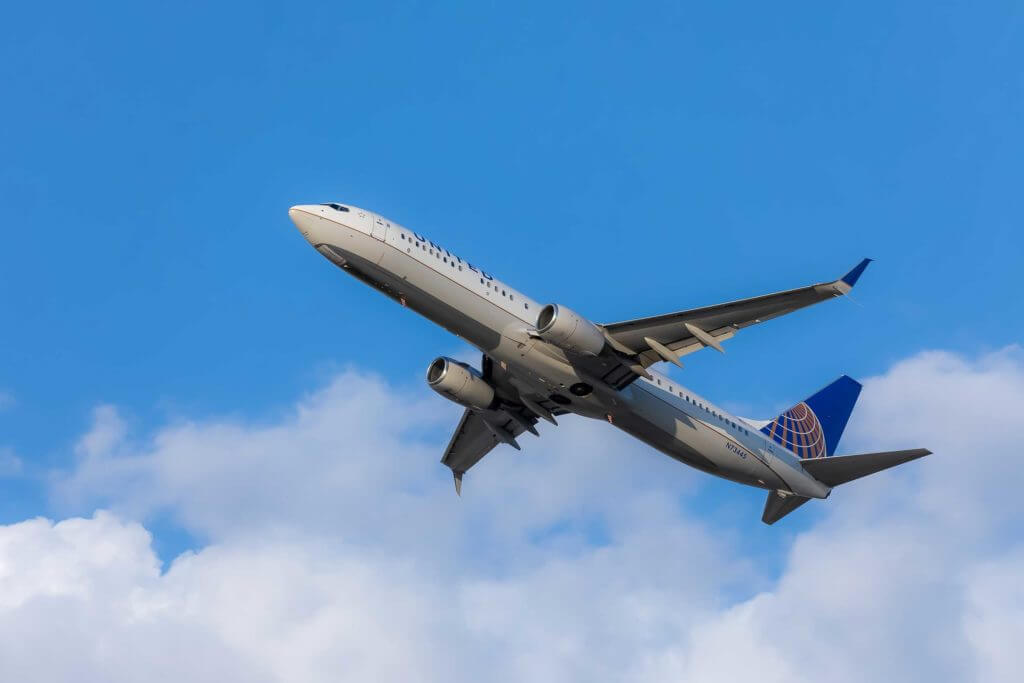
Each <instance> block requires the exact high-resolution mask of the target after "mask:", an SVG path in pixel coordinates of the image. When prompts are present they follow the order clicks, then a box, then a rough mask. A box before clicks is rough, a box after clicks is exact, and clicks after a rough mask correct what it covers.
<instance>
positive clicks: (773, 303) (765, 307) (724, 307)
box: [603, 258, 871, 367]
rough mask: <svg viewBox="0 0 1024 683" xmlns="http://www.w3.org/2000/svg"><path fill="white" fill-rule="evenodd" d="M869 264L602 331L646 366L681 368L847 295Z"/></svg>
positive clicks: (618, 325) (605, 327)
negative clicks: (743, 334)
mask: <svg viewBox="0 0 1024 683" xmlns="http://www.w3.org/2000/svg"><path fill="white" fill-rule="evenodd" d="M870 262H871V259H867V258H866V259H864V260H862V261H861V262H860V263H858V264H857V265H856V266H855V267H854V268H853V269H852V270H851V271H850V272H848V273H847V274H846V275H844V276H843V277H841V278H839V279H838V280H833V281H832V282H821V283H818V284H814V285H810V286H808V287H800V288H798V289H790V290H787V291H784V292H776V293H774V294H765V295H763V296H757V297H753V298H750V299H740V300H738V301H730V302H728V303H724V304H717V305H714V306H705V307H704V308H694V309H690V310H688V311H679V312H677V313H668V314H666V315H657V316H653V317H650V318H638V319H636V320H626V321H623V322H618V323H612V324H610V325H604V326H603V327H604V329H605V331H606V332H607V333H608V335H609V336H610V337H611V339H613V340H614V341H615V343H616V348H617V349H619V350H620V351H621V350H623V349H625V350H629V351H631V352H632V353H633V354H635V356H636V358H637V360H638V361H639V362H640V365H642V366H643V367H647V366H649V365H652V364H654V363H657V362H659V361H668V362H670V363H675V364H677V365H681V363H680V362H679V357H680V356H684V355H686V354H688V353H693V352H694V351H698V350H700V349H702V348H704V347H705V346H710V347H712V348H714V349H716V350H718V351H722V350H723V349H722V347H721V342H722V341H724V340H726V339H729V338H731V337H733V336H734V335H735V334H736V332H737V331H739V330H741V329H743V328H744V327H749V326H750V325H756V324H758V323H762V322H765V321H766V320H771V319H772V318H777V317H779V316H781V315H785V314H787V313H792V312H793V311H797V310H799V309H801V308H806V307H807V306H811V305H813V304H816V303H819V302H821V301H825V300H827V299H832V298H835V297H837V296H843V295H845V294H848V293H849V292H850V290H851V289H852V288H853V286H854V285H855V284H856V283H857V280H858V279H859V278H860V276H861V274H862V273H863V272H864V269H865V268H867V267H868V264H869V263H870ZM620 347H621V348H620Z"/></svg>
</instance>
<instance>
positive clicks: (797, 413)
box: [761, 403, 827, 458]
mask: <svg viewBox="0 0 1024 683" xmlns="http://www.w3.org/2000/svg"><path fill="white" fill-rule="evenodd" d="M761 431H762V432H764V433H765V434H767V435H768V438H770V439H772V440H773V441H774V442H775V443H777V444H781V445H783V446H785V447H786V448H788V449H789V450H791V451H793V453H795V454H796V456H797V457H799V458H823V457H825V456H826V455H827V452H826V445H825V432H824V430H822V428H821V422H819V421H818V416H817V415H815V414H814V411H813V410H811V408H810V406H808V405H807V404H806V403H798V404H796V405H795V406H793V407H792V408H790V409H789V410H787V411H786V412H784V413H783V414H782V415H779V416H778V417H777V418H775V419H774V420H772V421H771V422H769V423H768V424H767V425H765V427H764V428H763V429H762V430H761Z"/></svg>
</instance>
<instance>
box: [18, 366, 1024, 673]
mask: <svg viewBox="0 0 1024 683" xmlns="http://www.w3.org/2000/svg"><path fill="white" fill-rule="evenodd" d="M410 395H411V396H412V397H413V399H412V402H411V403H410V402H409V400H410V399H409V396H410ZM424 395H425V394H424V393H423V392H422V390H417V391H412V392H410V391H398V390H395V389H393V388H391V387H389V386H388V385H386V384H385V383H383V382H381V381H380V380H379V379H376V378H374V377H371V376H366V375H362V374H359V373H354V372H348V373H343V374H342V375H340V376H339V377H338V378H336V379H335V381H333V382H332V383H331V384H330V385H329V386H327V387H326V388H325V389H323V390H322V391H319V392H317V393H315V394H313V395H311V396H309V397H307V398H306V399H304V400H303V401H301V402H300V404H299V405H298V406H297V407H296V409H295V411H294V412H293V413H292V414H290V415H287V416H285V417H283V418H282V419H280V420H277V421H275V422H273V423H269V424H257V425H254V424H245V423H242V422H238V421H224V420H209V421H201V422H200V421H182V422H179V423H176V424H173V425H170V426H168V427H166V428H164V429H161V430H159V431H158V432H156V433H155V434H154V435H153V436H152V437H151V438H148V439H144V440H140V441H138V442H135V441H132V440H131V439H130V435H129V434H127V433H126V431H125V428H124V422H123V420H121V419H120V418H119V417H118V416H117V413H116V411H112V409H104V410H103V411H100V412H97V415H96V419H95V424H96V427H95V428H94V430H93V431H92V432H90V434H89V435H87V436H86V437H83V439H82V441H81V444H80V447H79V449H78V450H79V454H80V461H79V464H78V466H77V468H76V469H75V470H74V471H73V472H70V473H68V474H67V476H65V477H63V478H61V479H60V481H59V482H58V483H57V485H56V489H55V495H57V496H58V498H59V499H60V500H62V501H64V502H65V503H66V504H68V505H76V504H77V505H84V506H89V505H92V504H93V503H94V501H101V502H104V503H105V504H109V505H110V506H111V507H112V508H113V509H114V510H115V511H116V513H115V514H110V513H100V514H97V515H96V516H95V517H94V518H92V519H87V520H81V519H75V520H67V521H64V522H60V523H58V524H56V525H54V524H51V523H49V522H46V521H44V520H34V521H30V522H24V523H22V524H17V525H11V526H7V527H0V596H4V597H3V599H2V600H0V636H3V635H6V636H7V637H6V638H3V637H0V679H4V680H6V679H8V678H13V677H15V676H17V677H18V679H19V680H28V681H31V680H44V679H45V680H63V679H69V680H70V679H71V678H72V676H73V677H74V679H75V680H76V681H80V680H81V681H88V680H115V681H116V680H163V679H168V680H169V679H172V678H173V679H175V680H180V679H184V678H189V679H197V680H205V679H206V678H210V679H212V678H213V677H214V676H217V677H218V678H220V679H223V678H236V679H237V678H247V679H252V680H274V681H300V680H301V681H317V680H328V679H329V680H367V679H372V680H382V681H387V680H409V679H415V680H427V681H429V680H445V681H458V680H480V679H487V680H497V681H501V680H516V681H519V680H524V679H530V680H566V679H568V680H587V681H593V680H637V681H657V680H681V679H682V680H695V681H701V680H709V681H710V680H714V681H721V680H734V679H738V678H740V677H741V676H749V677H754V678H756V679H757V680H759V681H768V682H770V681H783V680H785V681H793V680H809V681H810V680H813V681H861V680H866V679H875V678H883V677H884V678H885V679H887V680H890V679H896V680H922V681H923V680H928V681H931V680H972V681H975V680H982V681H1002V680H1017V679H1019V677H1020V676H1019V674H1020V671H1021V669H1022V666H1024V663H1022V660H1021V655H1020V654H1019V648H1018V647H1017V643H1018V642H1020V640H1021V639H1022V638H1024V594H1022V592H1021V589H1020V587H1019V584H1020V583H1021V582H1020V581H1019V580H1018V578H1019V577H1020V576H1021V575H1024V534H1022V533H1021V531H1022V530H1021V526H1020V523H1019V522H1018V521H1017V519H1016V507H1017V506H1016V496H1017V495H1018V494H1019V490H1020V484H1021V483H1022V482H1021V480H1020V472H1019V470H1021V469H1022V468H1020V467H1017V465H1016V459H1017V458H1018V456H1016V451H1015V443H1014V438H1013V434H1012V433H1011V428H1012V427H1013V426H1014V425H1015V424H1017V423H1018V421H1019V420H1018V418H1017V417H1016V416H1017V415H1019V414H1020V413H1021V410H1022V409H1024V359H1022V358H1021V354H1020V351H1019V350H1016V349H1010V350H1006V351H1003V352H999V353H995V354H989V355H986V356H983V357H981V358H979V359H974V360H971V359H965V358H963V357H959V356H956V355H952V354H945V353H926V354H921V355H918V356H915V357H913V358H910V359H908V360H906V361H904V362H902V363H899V364H897V365H896V366H894V367H893V368H892V369H891V370H890V371H889V372H888V373H886V374H885V375H883V376H881V377H877V378H872V379H869V380H868V381H867V382H865V391H864V395H863V398H862V400H861V405H860V406H859V408H858V411H857V413H856V420H855V422H854V423H852V424H851V427H850V431H851V433H850V435H849V437H848V438H847V444H846V447H845V449H844V450H846V451H852V450H858V449H873V448H900V447H911V446H917V445H924V446H928V447H930V448H932V449H933V450H934V451H936V455H934V456H931V457H930V458H928V459H925V460H924V461H920V462H916V463H913V464H910V465H907V466H904V467H902V468H898V469H897V470H894V471H892V472H889V473H884V474H881V475H877V476H875V477H871V478H868V479H865V480H862V481H858V482H855V483H853V484H850V485H849V486H848V487H843V488H840V489H838V490H837V491H836V492H835V493H834V494H833V495H832V497H831V499H830V500H829V501H827V502H825V503H812V504H810V505H808V506H807V507H806V508H805V509H804V510H801V511H800V512H797V513H795V515H800V514H810V513H807V512H806V510H807V509H809V508H810V507H811V505H815V506H819V507H820V508H821V509H824V510H826V511H827V512H826V514H825V516H824V518H823V519H822V520H821V521H820V522H818V523H817V524H815V525H814V526H812V527H811V528H810V529H809V530H807V531H804V532H802V533H797V534H796V535H795V537H793V536H792V532H789V531H787V529H790V528H792V527H788V526H786V522H783V523H780V525H779V526H776V527H773V528H768V527H763V526H762V525H760V522H759V521H757V520H756V519H750V520H749V522H748V526H745V527H743V528H742V529H739V530H736V531H734V532H726V531H725V530H723V529H721V528H713V527H711V526H709V525H708V524H707V523H706V522H704V521H702V520H701V519H700V518H699V517H693V516H691V515H688V514H687V513H685V512H683V511H682V507H681V506H680V504H679V501H678V497H677V494H678V493H679V492H680V491H682V492H684V494H685V492H687V491H690V492H697V491H699V489H697V488H696V487H697V486H699V482H700V481H701V480H702V479H701V478H702V477H703V476H704V475H701V474H699V473H696V472H693V471H690V470H688V469H686V468H683V467H682V466H680V465H678V464H677V463H674V462H673V461H671V460H669V459H668V458H664V457H663V456H660V455H657V454H655V453H653V452H651V451H649V450H647V449H645V448H643V447H642V446H638V445H637V444H636V443H635V442H632V441H631V440H629V439H628V438H626V437H624V436H622V435H620V434H618V433H617V432H615V431H614V430H612V429H610V428H609V427H608V425H605V424H602V423H598V422H586V421H582V420H571V419H569V418H566V419H565V420H563V425H562V426H560V427H558V428H557V429H553V428H547V429H543V437H542V438H541V439H540V440H533V441H530V440H528V437H523V443H524V452H523V453H521V454H518V453H513V452H511V451H510V450H509V449H502V450H500V451H497V452H495V453H494V454H493V455H491V456H489V457H488V459H487V460H485V461H484V462H483V463H482V464H481V465H480V466H479V468H478V469H474V470H473V471H472V472H471V473H470V475H467V486H466V490H465V492H464V497H463V499H461V500H459V499H456V498H455V496H454V494H453V492H452V491H451V482H450V478H449V477H448V476H447V475H446V474H445V471H444V470H443V469H442V468H441V467H440V465H438V464H437V458H438V456H439V448H440V445H441V444H443V442H444V440H445V438H446V436H447V435H446V434H445V435H442V434H441V432H442V431H444V430H445V429H446V428H447V427H450V425H451V424H453V423H454V420H455V419H456V417H457V412H458V411H455V410H452V409H450V408H449V407H448V406H446V405H444V404H443V403H441V402H440V401H439V400H436V399H434V398H433V397H431V398H430V400H424V399H423V396H424ZM157 512H170V513H171V514H173V515H174V516H176V518H177V519H179V520H180V521H181V522H182V523H183V524H185V525H186V526H187V527H188V528H189V529H191V530H193V531H195V532H197V533H200V534H203V535H207V536H209V537H210V538H211V539H212V542H211V544H210V545H209V546H207V547H206V548H204V549H202V550H201V551H199V552H198V553H195V554H191V553H190V554H186V555H184V556H182V557H180V558H178V559H177V560H176V561H175V562H174V563H173V565H172V566H171V567H170V569H169V570H168V571H167V572H166V573H164V574H160V572H159V570H158V566H159V564H158V562H157V560H156V558H155V557H154V555H153V551H152V549H151V544H150V539H149V537H148V535H147V533H146V532H145V530H144V529H143V528H142V527H141V526H139V525H138V524H137V523H136V522H131V521H127V520H130V519H144V518H146V516H147V515H151V514H154V513H157ZM595 535H596V536H599V537H600V538H601V539H602V541H601V542H600V543H597V544H594V543H592V542H589V541H590V539H591V538H592V537H593V536H595ZM789 538H792V545H791V548H790V550H789V551H788V554H787V556H786V558H785V561H784V563H783V565H782V568H781V572H778V571H777V570H772V569H770V568H769V565H766V563H765V560H764V559H763V557H761V556H760V554H759V553H757V552H754V551H751V550H747V547H748V546H749V547H764V546H765V545H766V544H767V545H772V544H780V543H784V542H786V539H789ZM773 574H777V575H773ZM55 627H56V628H55ZM54 642H59V643H61V650H60V652H59V654H56V655H54V654H51V655H50V656H46V653H47V652H48V648H52V647H53V643H54Z"/></svg>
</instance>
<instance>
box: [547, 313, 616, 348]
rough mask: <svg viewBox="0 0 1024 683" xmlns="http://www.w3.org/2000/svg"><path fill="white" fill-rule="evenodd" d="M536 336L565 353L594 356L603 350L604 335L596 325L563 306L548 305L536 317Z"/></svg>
mask: <svg viewBox="0 0 1024 683" xmlns="http://www.w3.org/2000/svg"><path fill="white" fill-rule="evenodd" d="M537 334H539V335H540V337H541V339H543V340H544V341H547V342H551V343H552V344H554V345H555V346H557V347H558V348H560V349H563V350H565V351H575V352H576V353H583V354H588V355H591V356H596V355H598V354H599V353H601V349H603V348H604V344H605V339H604V334H602V333H601V330H599V329H598V328H597V325H595V324H594V323H592V322H590V321H589V320H587V319H586V318H584V317H583V316H581V315H580V314H579V313H576V312H575V311H571V310H569V309H568V308H566V307H565V306H559V305H558V304H548V305H547V306H545V307H544V308H542V309H541V310H540V315H538V316H537Z"/></svg>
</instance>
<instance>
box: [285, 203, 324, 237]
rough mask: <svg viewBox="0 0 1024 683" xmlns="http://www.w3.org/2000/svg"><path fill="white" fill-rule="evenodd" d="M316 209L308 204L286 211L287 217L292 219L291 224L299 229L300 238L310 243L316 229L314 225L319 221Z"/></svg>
mask: <svg viewBox="0 0 1024 683" xmlns="http://www.w3.org/2000/svg"><path fill="white" fill-rule="evenodd" d="M316 208H317V207H314V206H310V205H308V204H299V205H296V206H293V207H292V208H290V209H288V217H289V218H291V219H292V223H294V224H295V227H296V228H298V229H299V232H301V233H302V236H303V237H305V238H306V239H307V240H309V241H310V242H312V241H313V231H314V230H315V229H316V224H317V223H318V222H319V221H320V220H321V218H320V217H319V216H317V213H316Z"/></svg>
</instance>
